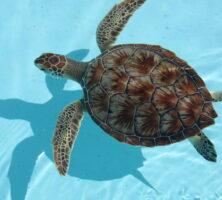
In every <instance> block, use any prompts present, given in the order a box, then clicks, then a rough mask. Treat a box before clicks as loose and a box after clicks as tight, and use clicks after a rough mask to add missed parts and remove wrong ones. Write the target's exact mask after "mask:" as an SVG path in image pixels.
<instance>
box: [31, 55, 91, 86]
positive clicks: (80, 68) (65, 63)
mask: <svg viewBox="0 0 222 200" xmlns="http://www.w3.org/2000/svg"><path fill="white" fill-rule="evenodd" d="M34 63H35V65H36V66H37V67H38V68H39V69H40V70H42V71H44V72H46V73H47V74H50V75H53V76H59V77H63V78H68V79H72V80H74V81H77V82H79V83H80V81H81V78H82V76H83V74H84V72H85V70H86V67H87V65H88V63H87V62H79V61H76V60H72V59H70V58H67V57H65V56H63V55H59V54H53V53H44V54H42V55H41V56H40V57H38V58H36V59H35V61H34Z"/></svg>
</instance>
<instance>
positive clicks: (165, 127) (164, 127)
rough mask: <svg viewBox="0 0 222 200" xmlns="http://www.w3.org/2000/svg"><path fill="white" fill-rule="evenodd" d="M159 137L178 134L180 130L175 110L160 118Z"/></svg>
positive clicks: (180, 126) (180, 125)
mask: <svg viewBox="0 0 222 200" xmlns="http://www.w3.org/2000/svg"><path fill="white" fill-rule="evenodd" d="M160 127H161V129H160V130H161V135H166V136H169V135H172V134H175V133H177V132H179V131H180V130H181V129H182V127H183V126H182V124H181V122H180V119H179V116H178V113H177V112H176V110H171V111H169V112H167V113H165V114H164V115H163V116H162V118H161V126H160Z"/></svg>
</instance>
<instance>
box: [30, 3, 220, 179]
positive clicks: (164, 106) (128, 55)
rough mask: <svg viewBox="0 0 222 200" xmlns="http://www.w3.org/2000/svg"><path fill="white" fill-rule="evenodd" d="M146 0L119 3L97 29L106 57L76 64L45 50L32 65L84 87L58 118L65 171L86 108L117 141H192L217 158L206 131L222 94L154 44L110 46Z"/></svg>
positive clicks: (56, 142) (58, 158)
mask: <svg viewBox="0 0 222 200" xmlns="http://www.w3.org/2000/svg"><path fill="white" fill-rule="evenodd" d="M145 1H146V0H124V1H122V2H121V3H119V4H116V5H115V6H114V7H113V8H112V9H111V11H110V12H109V13H108V14H107V15H106V16H105V18H104V19H103V20H102V21H101V23H100V24H99V26H98V28H97V33H96V36H97V43H98V46H99V48H100V50H101V52H102V54H101V55H99V56H98V57H96V58H95V59H93V60H91V61H89V62H78V61H75V60H72V59H70V58H67V57H65V56H63V55H58V54H52V53H45V54H42V55H41V56H40V57H38V58H37V59H36V60H35V61H34V62H35V65H36V66H37V67H38V68H40V69H41V70H43V71H45V72H46V73H49V74H52V75H56V76H60V77H64V78H69V79H72V80H74V81H77V82H78V83H80V84H81V86H82V89H83V92H84V98H82V99H81V100H78V101H76V102H74V103H71V104H70V105H68V106H67V107H65V108H64V110H63V111H62V112H61V114H60V115H59V118H58V121H57V125H56V129H55V132H54V136H53V150H54V160H55V164H56V166H57V169H58V171H59V173H60V175H65V174H66V172H67V170H68V167H69V160H70V152H71V150H72V148H73V144H74V141H75V140H76V137H77V133H78V131H79V128H80V123H81V121H82V119H83V112H87V113H89V115H90V116H91V117H92V119H93V120H94V122H95V123H96V124H97V125H99V126H100V127H101V128H102V129H103V130H104V131H105V132H106V133H108V134H109V135H110V136H112V137H114V138H116V139H117V140H119V141H120V142H124V143H127V144H131V145H141V146H147V147H154V146H162V145H168V144H172V143H175V142H179V141H182V140H184V139H186V138H187V139H188V140H189V141H190V142H191V144H192V145H193V146H194V147H195V148H196V150H197V151H198V152H199V153H200V154H201V155H202V156H203V157H204V158H205V159H207V160H209V161H213V162H215V161H216V157H217V155H216V151H215V149H214V145H213V144H212V142H210V140H209V139H208V138H207V136H206V135H205V134H204V133H203V132H202V129H203V128H205V127H207V126H209V125H212V124H214V118H216V117H217V113H216V112H215V110H214V108H213V105H212V102H213V101H221V99H222V98H221V96H222V95H221V92H211V93H210V92H209V91H208V90H207V89H206V87H205V83H204V82H203V80H202V79H201V78H200V77H199V75H198V74H197V73H196V72H195V70H194V69H193V68H192V67H190V66H189V65H188V64H187V63H186V62H185V61H184V60H182V59H180V58H178V57H177V56H176V55H175V54H174V53H173V52H171V51H169V50H167V49H164V48H162V47H160V46H156V45H146V44H124V45H117V46H112V44H113V43H114V42H115V40H116V38H117V36H118V35H119V33H120V32H121V30H122V29H123V27H124V26H125V24H126V23H127V21H128V20H129V18H130V17H131V16H132V15H133V13H134V12H135V11H136V10H137V9H138V8H139V7H140V6H141V5H142V4H143V3H144V2H145Z"/></svg>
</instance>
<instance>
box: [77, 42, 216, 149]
mask: <svg viewBox="0 0 222 200" xmlns="http://www.w3.org/2000/svg"><path fill="white" fill-rule="evenodd" d="M81 84H82V87H83V90H84V103H85V106H86V108H87V110H88V113H89V114H90V115H91V117H92V119H93V120H94V121H95V122H96V123H97V124H98V125H99V126H100V127H101V128H102V129H104V130H105V131H106V132H107V133H108V134H110V135H111V136H113V137H115V138H116V139H117V140H119V141H121V142H125V143H129V144H132V145H143V146H149V147H152V146H158V145H167V144H170V143H174V142H178V141H181V140H183V139H186V138H188V137H191V136H194V135H195V134H198V133H200V130H201V129H203V128H205V127H207V126H209V125H211V124H214V119H213V118H215V117H217V114H216V112H215V110H214V109H213V106H212V104H211V101H212V100H213V99H212V97H211V95H210V93H209V92H208V90H207V89H206V87H205V84H204V82H203V81H202V79H201V78H200V77H199V76H198V75H197V73H196V72H195V71H194V69H193V68H191V67H190V66H189V65H188V64H187V63H186V62H185V61H183V60H181V59H179V58H178V57H176V55H175V54H174V53H173V52H171V51H169V50H166V49H163V48H161V47H160V46H152V45H144V44H137V45H136V44H132V45H131V44H129V45H118V46H115V47H113V48H111V49H109V50H107V51H105V52H104V53H103V54H102V55H100V56H98V57H97V58H95V59H94V60H92V61H91V62H90V64H89V66H88V68H87V70H86V72H85V74H84V76H83V77H82V82H81Z"/></svg>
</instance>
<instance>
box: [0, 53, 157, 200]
mask: <svg viewBox="0 0 222 200" xmlns="http://www.w3.org/2000/svg"><path fill="white" fill-rule="evenodd" d="M87 54H88V50H86V49H85V50H84V49H80V50H76V51H73V52H71V53H70V54H68V55H67V56H69V57H71V58H73V59H77V60H82V59H83V58H84V57H85V56H86V55H87ZM65 83H66V80H63V79H54V78H53V77H49V76H46V85H47V87H48V89H49V91H50V93H51V94H52V98H51V99H49V100H48V101H47V102H45V103H43V104H34V103H29V102H24V101H22V100H19V99H8V100H1V101H0V116H2V117H4V118H7V119H22V120H26V121H29V122H30V126H31V128H32V131H33V136H31V137H29V138H26V139H25V140H23V141H21V142H20V143H19V144H18V145H17V146H16V148H15V149H14V151H13V155H12V161H11V164H10V168H9V172H8V178H9V181H10V186H11V197H12V200H23V199H25V195H26V191H27V187H28V184H29V181H30V178H31V175H32V172H33V169H34V166H35V162H36V160H37V158H38V156H39V155H40V154H41V153H42V152H44V153H45V154H46V155H47V157H48V158H49V159H50V160H52V162H53V156H52V145H51V140H52V135H53V130H54V128H55V123H56V119H57V116H58V114H59V113H60V111H61V110H62V109H63V108H64V107H65V106H66V105H67V104H69V103H70V102H73V101H75V100H78V99H80V98H81V97H82V91H65V90H63V88H64V85H65ZM143 161H144V157H143V155H142V153H141V147H133V146H130V145H126V144H122V143H120V142H118V141H116V140H115V139H113V138H111V137H110V136H109V135H108V134H106V133H104V132H103V131H102V130H101V129H100V128H99V127H98V126H96V124H95V123H94V122H93V121H92V120H91V118H90V117H89V115H88V114H85V117H84V120H83V122H82V126H81V128H80V132H79V135H78V138H77V141H76V143H75V147H74V149H73V152H72V155H71V162H70V168H69V172H68V175H70V176H74V177H78V178H81V179H90V180H101V181H102V180H112V179H117V178H121V177H124V176H126V175H129V174H131V175H132V176H134V177H136V178H137V179H139V180H140V181H141V182H143V183H144V184H145V185H147V186H149V187H150V188H153V187H152V185H151V184H150V183H149V182H148V181H147V180H146V179H145V178H144V177H143V175H142V174H141V173H140V172H139V171H138V170H137V169H138V168H140V167H142V166H143Z"/></svg>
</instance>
